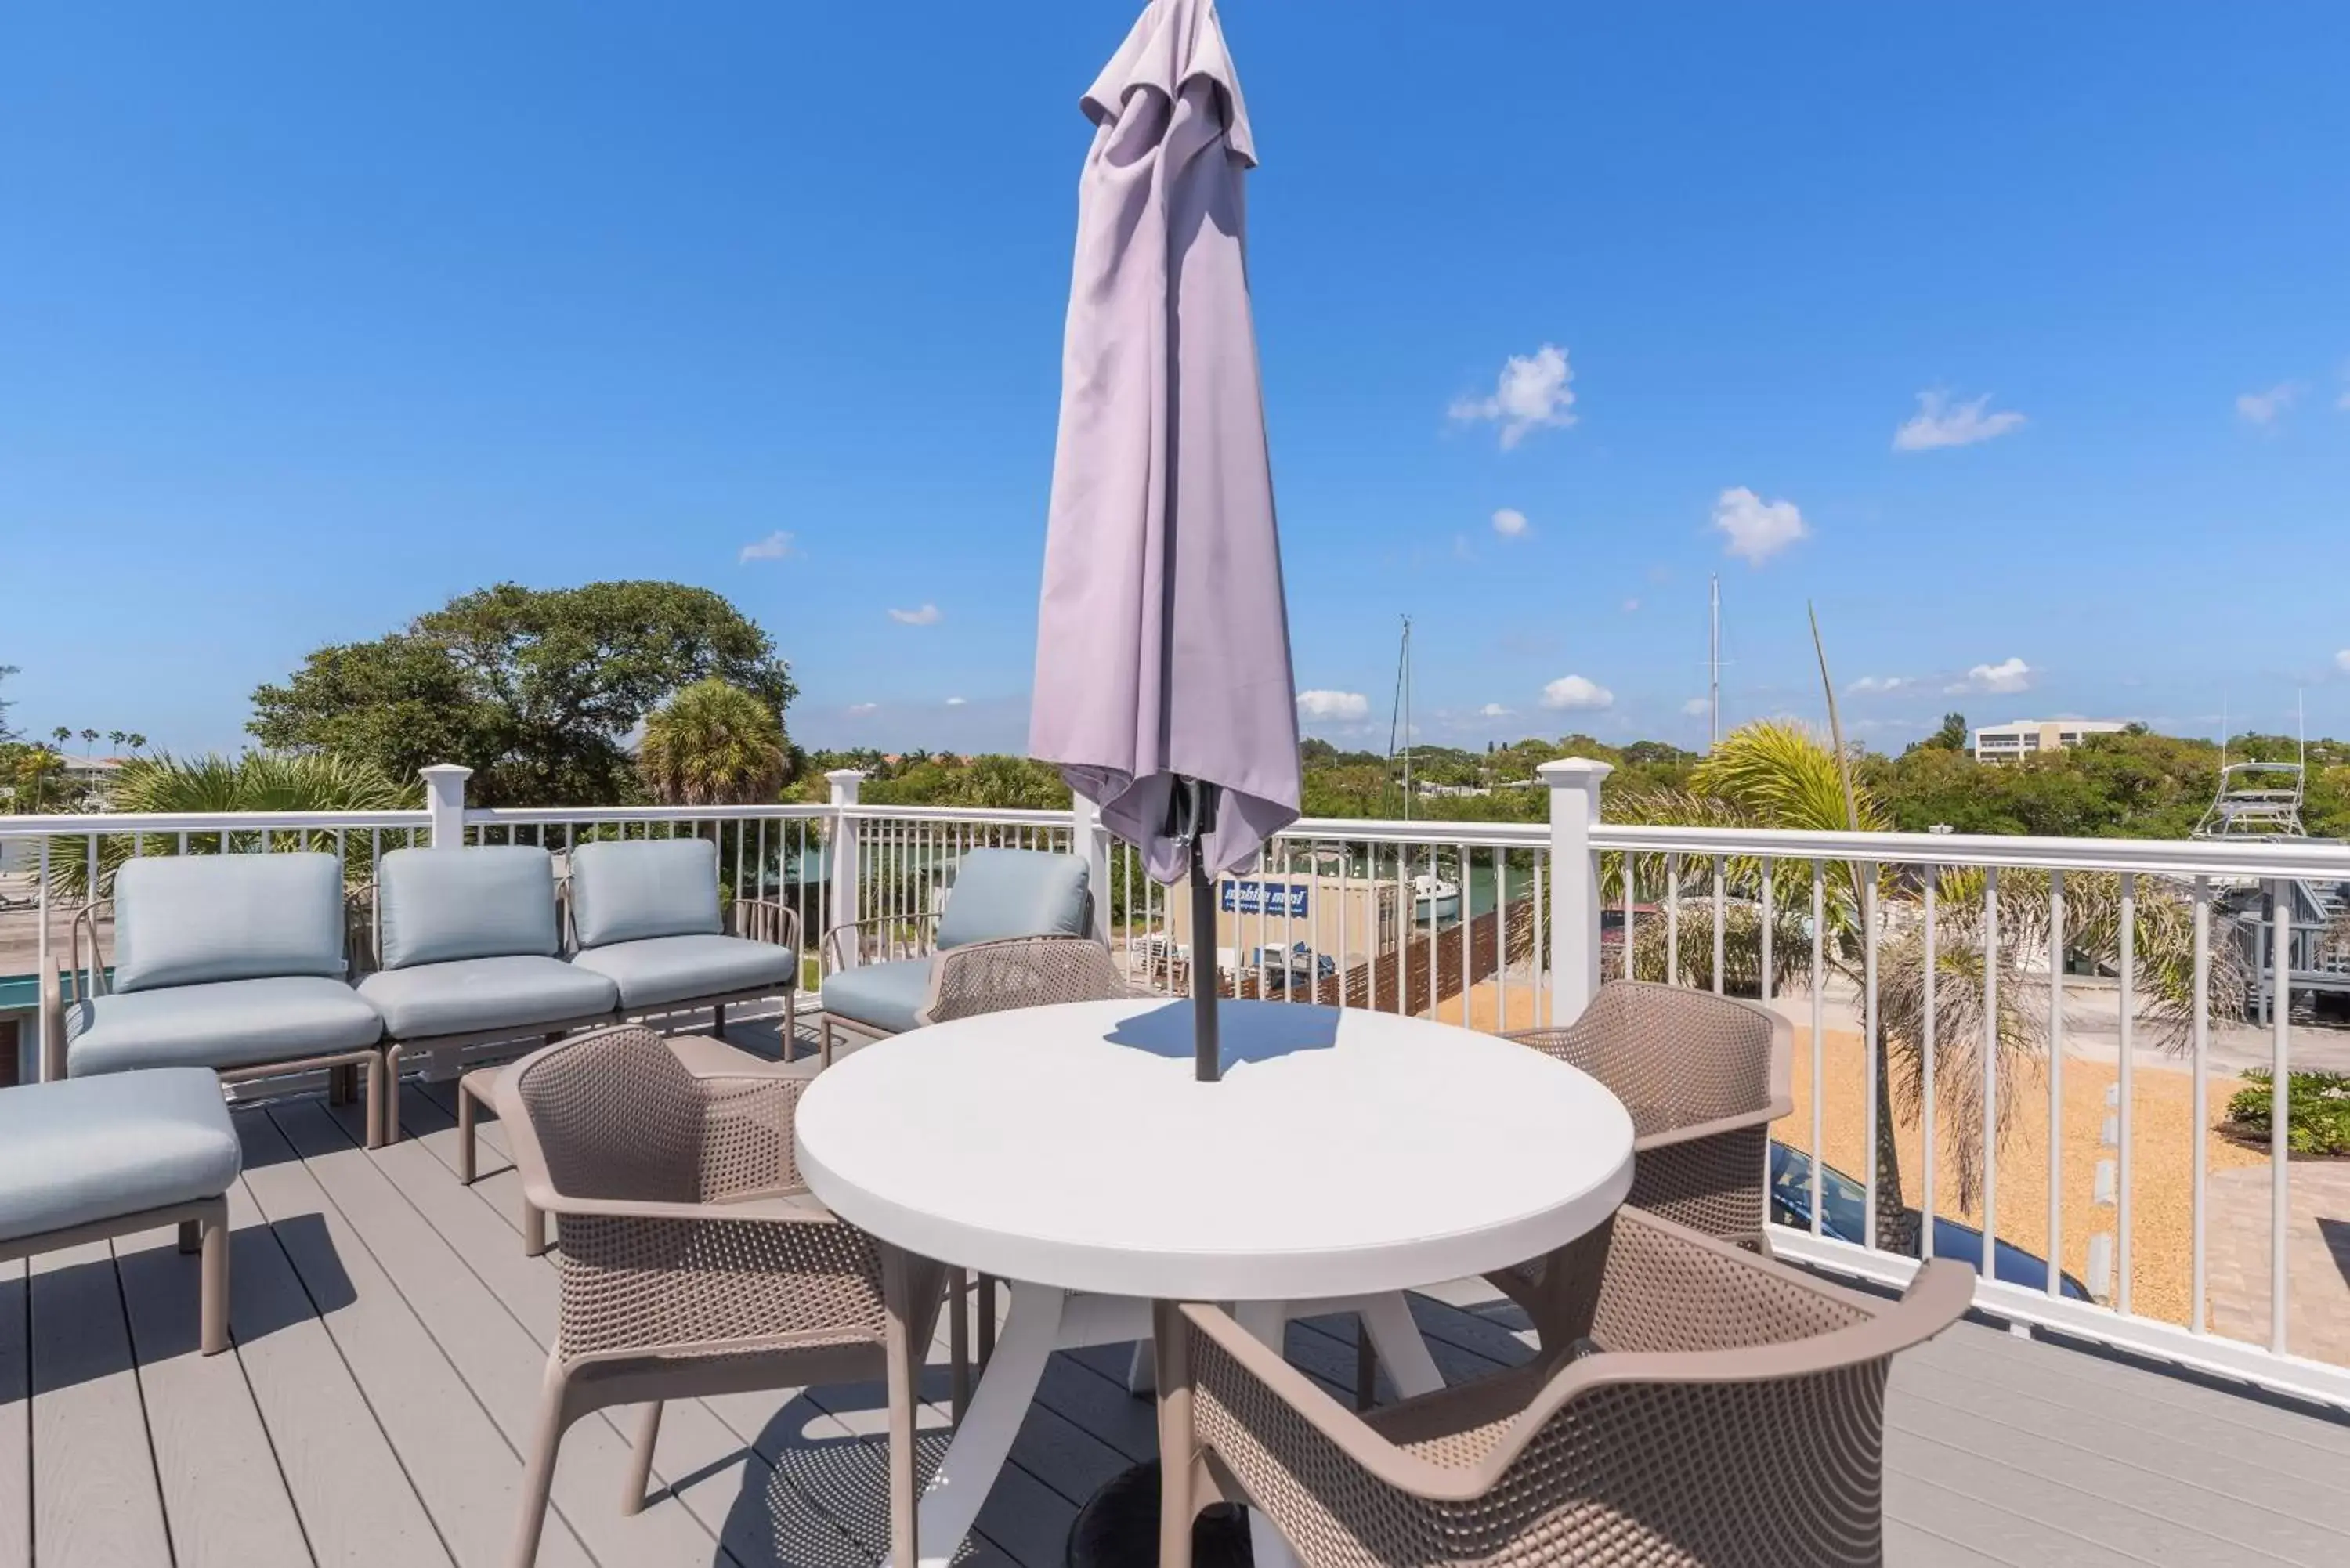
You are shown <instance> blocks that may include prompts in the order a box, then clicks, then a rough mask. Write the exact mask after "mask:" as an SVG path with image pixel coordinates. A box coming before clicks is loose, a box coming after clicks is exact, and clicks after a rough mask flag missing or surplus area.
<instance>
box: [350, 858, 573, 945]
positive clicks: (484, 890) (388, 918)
mask: <svg viewBox="0 0 2350 1568" xmlns="http://www.w3.org/2000/svg"><path fill="white" fill-rule="evenodd" d="M376 892H377V904H378V909H379V910H380V914H379V916H378V921H379V925H378V929H379V932H380V944H379V945H380V947H381V949H382V959H383V967H384V968H385V969H406V968H409V967H410V966H411V965H414V964H423V963H446V962H449V961H452V960H455V959H478V958H516V957H523V956H529V955H536V956H542V957H550V958H551V957H553V956H554V955H555V954H556V953H557V952H559V951H561V950H562V942H561V939H560V936H559V934H558V933H557V931H556V921H555V862H554V859H553V858H552V857H550V856H549V855H548V854H547V853H546V850H544V849H539V848H536V847H533V846H530V845H527V844H494V845H481V846H474V847H471V848H465V849H395V850H393V851H391V853H390V854H389V855H386V856H385V857H383V863H382V865H381V866H380V867H378V869H377V873H376Z"/></svg>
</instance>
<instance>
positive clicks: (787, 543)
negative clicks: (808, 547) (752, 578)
mask: <svg viewBox="0 0 2350 1568" xmlns="http://www.w3.org/2000/svg"><path fill="white" fill-rule="evenodd" d="M799 553H800V548H799V545H797V544H796V543H795V542H794V541H793V538H792V535H790V534H789V533H787V532H785V530H784V529H781V528H778V529H776V530H775V532H774V533H772V534H770V535H767V536H766V537H765V538H764V539H754V540H753V541H752V542H751V543H750V544H748V545H743V553H742V555H740V556H736V557H735V561H734V564H735V565H736V566H743V565H744V564H745V563H747V562H751V561H781V560H784V559H786V558H787V557H789V556H796V555H798V554H799Z"/></svg>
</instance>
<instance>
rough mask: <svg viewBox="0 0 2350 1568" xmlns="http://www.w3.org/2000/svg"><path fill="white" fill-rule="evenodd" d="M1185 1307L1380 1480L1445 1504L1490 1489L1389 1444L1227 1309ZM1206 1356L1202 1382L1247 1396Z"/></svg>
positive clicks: (1277, 1395) (1239, 1363)
mask: <svg viewBox="0 0 2350 1568" xmlns="http://www.w3.org/2000/svg"><path fill="white" fill-rule="evenodd" d="M1180 1311H1181V1313H1182V1314H1183V1318H1184V1321H1185V1322H1186V1323H1187V1324H1190V1325H1191V1330H1192V1331H1193V1332H1194V1333H1196V1334H1199V1335H1200V1336H1201V1338H1203V1339H1205V1340H1207V1341H1209V1342H1210V1343H1211V1344H1212V1345H1214V1346H1215V1347H1216V1348H1217V1349H1218V1350H1220V1351H1222V1353H1223V1355H1225V1356H1226V1357H1227V1358H1229V1359H1230V1360H1231V1361H1232V1363H1233V1364H1234V1366H1235V1367H1236V1368H1237V1370H1238V1373H1239V1375H1240V1376H1242V1377H1243V1378H1245V1379H1247V1380H1248V1381H1250V1382H1253V1383H1255V1384H1257V1385H1259V1386H1261V1388H1262V1390H1263V1393H1264V1394H1265V1395H1267V1396H1270V1397H1273V1398H1274V1399H1276V1400H1279V1401H1280V1402H1281V1403H1282V1404H1284V1405H1286V1406H1287V1407H1289V1408H1290V1409H1291V1410H1293V1411H1295V1413H1296V1414H1297V1416H1298V1417H1300V1418H1301V1419H1303V1420H1304V1421H1305V1423H1306V1424H1307V1425H1308V1426H1309V1427H1311V1428H1313V1429H1314V1431H1315V1433H1317V1434H1318V1435H1319V1436H1320V1437H1321V1438H1324V1439H1325V1440H1326V1441H1327V1442H1329V1443H1331V1444H1333V1445H1335V1446H1336V1448H1337V1449H1338V1451H1339V1454H1340V1456H1341V1457H1342V1458H1344V1459H1346V1460H1347V1462H1349V1463H1351V1464H1354V1465H1357V1466H1359V1467H1360V1468H1361V1469H1363V1471H1364V1472H1365V1473H1366V1474H1367V1475H1369V1476H1371V1477H1372V1478H1373V1479H1374V1480H1378V1481H1379V1482H1381V1483H1382V1484H1384V1485H1387V1486H1391V1487H1394V1488H1395V1489H1396V1490H1399V1491H1404V1492H1409V1493H1410V1494H1411V1495H1412V1496H1414V1497H1419V1498H1426V1499H1429V1500H1430V1501H1441V1502H1464V1501H1469V1500H1470V1499H1471V1498H1474V1497H1476V1496H1477V1495H1478V1494H1479V1493H1480V1492H1482V1490H1485V1489H1484V1487H1483V1486H1482V1484H1472V1483H1471V1480H1470V1472H1466V1471H1461V1470H1452V1469H1445V1468H1443V1467H1442V1466H1440V1465H1434V1464H1430V1462H1429V1461H1428V1460H1426V1459H1421V1458H1420V1457H1419V1455H1417V1454H1414V1453H1411V1452H1409V1450H1407V1449H1401V1448H1399V1447H1397V1446H1396V1445H1395V1444H1394V1443H1391V1442H1389V1441H1388V1439H1387V1438H1384V1437H1382V1436H1380V1435H1379V1433H1378V1432H1377V1431H1376V1430H1374V1429H1373V1428H1371V1427H1370V1426H1369V1425H1368V1424H1367V1422H1365V1421H1364V1420H1363V1418H1362V1417H1360V1416H1357V1415H1356V1414H1355V1413H1354V1412H1353V1411H1352V1410H1349V1409H1347V1407H1345V1406H1343V1405H1341V1404H1339V1403H1338V1402H1337V1401H1336V1399H1333V1398H1331V1397H1330V1396H1329V1395H1327V1394H1326V1393H1324V1392H1323V1391H1322V1389H1321V1387H1320V1386H1319V1385H1317V1384H1316V1383H1315V1382H1314V1380H1313V1379H1312V1378H1310V1377H1308V1376H1305V1374H1304V1373H1302V1372H1300V1371H1298V1370H1297V1369H1296V1368H1295V1367H1294V1366H1290V1365H1289V1363H1288V1362H1286V1361H1284V1360H1283V1359H1282V1358H1281V1356H1280V1355H1277V1354H1276V1353H1275V1352H1274V1351H1273V1350H1272V1349H1271V1348H1270V1347H1268V1346H1266V1345H1263V1343H1261V1342H1260V1341H1259V1340H1258V1339H1257V1338H1256V1337H1255V1336H1254V1335H1253V1334H1250V1333H1248V1331H1246V1330H1245V1329H1243V1328H1242V1327H1241V1325H1240V1324H1237V1323H1235V1322H1234V1321H1233V1320H1232V1316H1231V1315H1230V1314H1227V1313H1225V1312H1224V1311H1223V1310H1222V1309H1221V1308H1219V1307H1212V1306H1201V1305H1194V1304H1186V1305H1185V1306H1183V1307H1182V1308H1180ZM1201 1360H1202V1358H1201V1357H1200V1356H1198V1355H1193V1356H1191V1372H1192V1376H1193V1378H1194V1379H1195V1382H1196V1383H1197V1384H1199V1385H1200V1386H1205V1387H1208V1388H1210V1389H1211V1391H1212V1392H1213V1393H1214V1394H1215V1395H1216V1396H1217V1397H1219V1398H1220V1400H1221V1401H1222V1402H1223V1403H1225V1404H1227V1405H1230V1404H1232V1403H1233V1402H1234V1400H1233V1396H1235V1395H1237V1396H1241V1397H1246V1391H1245V1390H1243V1389H1240V1388H1216V1387H1215V1386H1214V1385H1215V1384H1216V1382H1217V1381H1218V1379H1217V1378H1216V1376H1215V1373H1214V1371H1213V1369H1212V1363H1210V1364H1209V1366H1207V1367H1203V1366H1202V1365H1201ZM1203 1371H1205V1372H1206V1373H1207V1376H1205V1377H1202V1376H1201V1373H1202V1372H1203ZM1430 1397H1431V1398H1438V1397H1442V1396H1440V1395H1431V1396H1430Z"/></svg>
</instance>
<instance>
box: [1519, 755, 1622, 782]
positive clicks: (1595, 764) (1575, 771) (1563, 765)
mask: <svg viewBox="0 0 2350 1568" xmlns="http://www.w3.org/2000/svg"><path fill="white" fill-rule="evenodd" d="M1615 771H1616V764H1615V763H1603V762H1601V761H1600V760H1599V759H1598V758H1596V757H1560V758H1558V759H1557V760H1555V761H1554V762H1547V763H1543V764H1541V765H1540V766H1539V767H1537V768H1535V769H1534V772H1535V774H1538V775H1539V776H1540V777H1541V779H1542V781H1543V782H1544V784H1548V785H1550V786H1551V788H1553V789H1560V788H1572V787H1574V786H1576V785H1579V784H1597V783H1598V782H1599V781H1600V780H1601V779H1604V778H1606V777H1607V775H1608V774H1612V773H1614V772H1615Z"/></svg>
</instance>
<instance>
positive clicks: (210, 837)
mask: <svg viewBox="0 0 2350 1568" xmlns="http://www.w3.org/2000/svg"><path fill="white" fill-rule="evenodd" d="M422 796H423V791H422V788H421V786H420V785H418V784H406V785H402V784H396V783H394V782H393V781H392V780H391V779H390V777H389V776H387V775H386V774H384V773H383V771H382V770H381V769H380V768H378V767H376V766H375V765H374V764H373V763H362V762H353V761H349V760H348V759H345V758H342V757H336V756H329V755H328V754H326V753H294V754H288V753H276V752H247V753H244V755H243V756H240V757H225V756H221V755H218V754H214V755H211V756H203V757H189V758H185V759H182V758H177V757H173V756H171V755H169V754H165V755H162V756H155V757H136V758H133V759H132V760H131V761H130V762H127V763H123V764H122V767H121V770H120V772H119V773H117V774H115V777H114V787H113V795H112V799H113V805H114V809H116V810H117V811H122V812H165V813H170V814H172V815H186V814H190V813H195V812H254V811H311V812H317V811H397V810H401V809H404V808H410V807H413V806H416V805H421V804H422ZM88 845H89V841H88V839H87V838H84V837H72V838H56V839H52V840H51V841H50V851H49V883H50V886H51V888H54V889H55V890H56V891H57V892H58V893H60V894H62V895H65V896H67V897H69V898H73V899H75V900H82V899H87V898H89V897H90V895H91V883H90V857H89V848H88ZM389 847H398V846H396V845H395V846H389ZM289 849H317V850H324V851H327V852H328V853H329V854H333V853H336V852H338V850H339V852H340V854H341V855H342V857H343V868H344V877H345V879H346V880H347V881H348V882H350V883H353V884H354V885H356V884H358V883H361V882H364V881H366V880H367V879H368V877H369V876H370V875H372V872H373V849H374V838H373V836H372V835H369V834H364V833H347V834H345V835H343V836H342V841H341V843H340V844H339V845H338V843H337V841H336V835H335V833H334V832H333V831H332V830H331V829H323V828H321V829H308V830H300V829H289V828H275V829H271V830H269V831H267V832H262V831H259V830H255V829H248V830H245V831H243V832H237V831H228V832H214V833H191V834H189V835H187V836H186V840H185V848H184V850H183V849H182V838H181V836H180V835H178V834H163V833H156V834H147V835H144V836H136V837H135V839H134V836H131V835H128V834H114V835H109V836H106V837H103V838H100V839H99V841H98V867H97V869H98V882H97V893H98V896H99V897H101V898H103V897H105V896H106V895H107V894H108V893H109V892H110V891H111V889H112V888H113V886H114V872H115V869H116V867H120V865H121V864H122V862H124V861H125V860H128V859H130V857H131V856H132V855H133V854H139V855H176V854H182V853H185V854H190V855H220V854H229V853H241V852H251V851H257V850H271V851H284V850H289Z"/></svg>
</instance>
